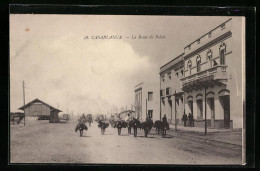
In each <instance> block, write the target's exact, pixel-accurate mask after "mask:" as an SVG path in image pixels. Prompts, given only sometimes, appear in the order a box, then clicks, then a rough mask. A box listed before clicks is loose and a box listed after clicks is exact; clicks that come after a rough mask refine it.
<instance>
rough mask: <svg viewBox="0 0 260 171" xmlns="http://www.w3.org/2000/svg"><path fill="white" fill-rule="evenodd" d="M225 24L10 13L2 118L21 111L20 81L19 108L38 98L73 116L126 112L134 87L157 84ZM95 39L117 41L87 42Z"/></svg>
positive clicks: (185, 18) (182, 19) (198, 19)
mask: <svg viewBox="0 0 260 171" xmlns="http://www.w3.org/2000/svg"><path fill="white" fill-rule="evenodd" d="M228 19H229V17H202V16H200V17H196V16H123V15H117V16H113V15H34V14H22V15H21V14H12V15H10V111H11V112H15V111H19V110H18V108H19V107H21V106H23V85H22V82H23V81H24V82H25V103H28V102H30V101H32V100H34V99H36V98H38V99H40V100H42V101H44V102H46V103H48V104H50V105H52V106H53V107H57V108H59V109H61V110H62V111H63V112H65V113H67V111H69V113H71V112H72V111H73V113H75V114H81V113H93V114H97V113H107V112H108V111H109V112H111V110H112V111H113V112H115V111H116V107H117V111H118V112H119V111H120V108H121V107H127V108H128V109H130V108H131V104H134V88H135V85H137V84H139V83H141V82H144V83H154V84H158V83H159V70H160V67H161V66H162V65H164V64H165V63H167V62H169V61H170V60H172V59H174V58H175V57H177V56H178V55H180V54H181V53H183V52H184V47H185V46H187V45H188V44H189V43H191V42H193V41H194V40H196V39H197V38H199V37H200V36H202V35H203V34H205V33H207V32H208V31H210V30H211V29H213V28H215V27H216V26H218V25H219V24H221V23H223V22H224V21H226V20H228ZM103 35H107V36H111V35H117V36H122V39H92V36H94V37H96V36H99V37H101V36H103ZM139 35H141V36H142V37H143V36H148V38H151V39H139V38H138V37H139ZM156 35H158V36H159V37H161V38H156ZM86 36H88V38H89V39H84V37H86ZM151 36H152V37H151ZM126 37H130V38H126ZM132 37H136V39H132ZM162 37H164V38H162ZM155 91H157V90H155ZM158 91H159V87H158Z"/></svg>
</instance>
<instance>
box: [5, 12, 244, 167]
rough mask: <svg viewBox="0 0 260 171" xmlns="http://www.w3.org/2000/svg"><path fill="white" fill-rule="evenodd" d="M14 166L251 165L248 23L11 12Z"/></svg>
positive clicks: (213, 18) (200, 18)
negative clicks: (247, 159)
mask: <svg viewBox="0 0 260 171" xmlns="http://www.w3.org/2000/svg"><path fill="white" fill-rule="evenodd" d="M9 59H10V116H9V117H10V139H9V142H10V143H9V144H10V147H9V149H10V150H9V152H10V154H9V158H10V164H19V163H70V164H169V165H177V164H183V165H243V164H245V157H246V156H245V154H246V146H245V143H246V139H245V137H246V133H245V116H246V114H245V112H244V111H245V18H244V17H230V16H160V15H153V16H152V15H57V14H55V15H54V14H10V58H9Z"/></svg>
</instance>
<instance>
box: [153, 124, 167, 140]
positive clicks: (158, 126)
mask: <svg viewBox="0 0 260 171" xmlns="http://www.w3.org/2000/svg"><path fill="white" fill-rule="evenodd" d="M154 127H155V128H156V130H158V135H159V134H160V133H159V132H160V131H162V138H165V137H166V130H169V129H170V128H169V123H168V122H163V121H160V120H157V121H155V122H154Z"/></svg>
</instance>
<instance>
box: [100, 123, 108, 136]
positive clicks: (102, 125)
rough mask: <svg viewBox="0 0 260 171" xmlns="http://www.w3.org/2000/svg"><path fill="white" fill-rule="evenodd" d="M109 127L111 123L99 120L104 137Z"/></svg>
mask: <svg viewBox="0 0 260 171" xmlns="http://www.w3.org/2000/svg"><path fill="white" fill-rule="evenodd" d="M108 126H109V123H107V122H106V121H102V120H99V121H98V127H99V128H101V134H102V135H104V133H105V130H106V128H107V127H108Z"/></svg>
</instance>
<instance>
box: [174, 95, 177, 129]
mask: <svg viewBox="0 0 260 171" xmlns="http://www.w3.org/2000/svg"><path fill="white" fill-rule="evenodd" d="M174 101H175V103H174V105H175V107H174V108H175V131H177V118H176V115H177V111H176V90H175V93H174Z"/></svg>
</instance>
